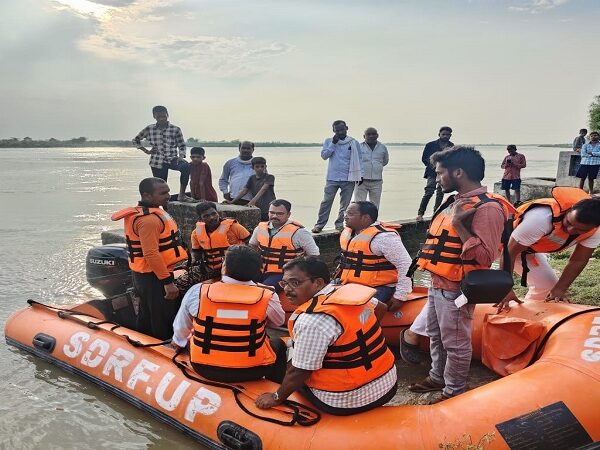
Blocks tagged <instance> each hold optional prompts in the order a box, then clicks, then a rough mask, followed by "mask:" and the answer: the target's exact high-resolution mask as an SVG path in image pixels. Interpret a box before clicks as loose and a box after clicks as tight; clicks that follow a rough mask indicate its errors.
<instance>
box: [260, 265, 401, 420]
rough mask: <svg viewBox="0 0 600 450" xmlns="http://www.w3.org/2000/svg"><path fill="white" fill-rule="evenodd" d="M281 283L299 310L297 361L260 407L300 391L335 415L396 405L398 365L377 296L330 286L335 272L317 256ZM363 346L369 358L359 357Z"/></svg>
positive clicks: (288, 270)
mask: <svg viewBox="0 0 600 450" xmlns="http://www.w3.org/2000/svg"><path fill="white" fill-rule="evenodd" d="M281 284H282V285H283V286H284V290H285V294H286V295H287V297H288V299H289V300H290V302H291V303H292V304H294V305H296V306H297V307H298V308H297V309H296V311H295V312H294V314H292V316H291V317H290V320H289V322H288V329H289V330H290V335H291V336H292V338H293V354H292V360H291V364H290V365H289V366H288V370H287V372H286V375H285V378H284V380H283V382H282V383H281V386H280V387H279V388H278V389H277V390H276V391H275V392H268V393H265V394H262V395H261V396H259V397H258V398H257V399H256V405H257V406H258V407H259V408H262V409H267V408H272V407H274V406H277V405H279V404H281V403H282V402H283V401H284V400H285V399H287V398H288V396H290V395H291V394H292V393H293V392H295V391H298V390H299V391H301V392H302V394H303V395H304V396H305V397H306V398H307V399H308V400H310V401H311V403H313V404H314V405H315V406H316V407H317V408H319V409H320V410H322V411H324V412H327V413H329V414H335V415H350V414H356V413H360V412H363V411H368V410H370V409H373V408H376V407H378V406H382V405H384V404H385V403H387V402H388V401H390V400H391V399H392V398H393V396H394V395H395V393H396V382H397V373H396V366H395V364H394V356H393V355H392V354H391V352H390V350H389V349H387V348H386V347H385V345H386V344H385V339H384V338H383V334H382V331H381V327H380V326H379V323H378V321H377V319H376V318H377V317H380V316H381V315H383V314H384V313H385V310H386V307H385V305H383V304H382V303H381V302H379V301H377V300H376V299H374V298H373V294H374V290H373V289H371V288H369V287H366V286H360V285H356V284H350V285H343V286H333V285H330V284H329V269H328V267H327V265H326V264H325V263H324V262H323V261H321V260H319V259H318V258H316V257H308V258H297V259H295V260H293V261H291V262H290V263H288V264H286V266H285V267H284V275H283V280H282V281H281ZM340 323H343V324H344V326H342V325H340ZM367 329H368V330H369V332H368V333H366V334H365V331H366V330H367ZM366 335H369V336H370V338H368V342H364V339H366V338H365V336H366ZM342 343H343V345H342ZM365 346H366V347H365ZM342 347H344V348H345V350H342ZM360 348H366V349H367V350H366V352H367V354H366V355H363V356H358V354H360V355H362V353H360V352H361V351H360V350H357V349H360ZM356 352H358V354H357V353H356ZM340 353H341V355H342V356H340Z"/></svg>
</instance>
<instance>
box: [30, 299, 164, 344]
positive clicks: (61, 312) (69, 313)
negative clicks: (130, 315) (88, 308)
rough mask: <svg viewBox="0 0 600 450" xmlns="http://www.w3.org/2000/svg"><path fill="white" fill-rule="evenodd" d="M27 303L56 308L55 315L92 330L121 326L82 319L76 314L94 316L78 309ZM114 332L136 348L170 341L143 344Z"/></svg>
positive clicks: (36, 302) (107, 321)
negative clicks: (105, 326) (103, 326)
mask: <svg viewBox="0 0 600 450" xmlns="http://www.w3.org/2000/svg"><path fill="white" fill-rule="evenodd" d="M109 299H110V298H109ZM27 303H28V304H29V305H38V306H43V307H44V308H48V309H54V310H56V315H57V316H58V317H59V318H61V319H65V320H73V321H74V322H79V323H81V324H83V325H85V326H86V327H88V328H90V329H92V330H99V329H103V328H101V327H100V325H104V324H109V325H113V326H112V327H111V328H110V329H108V330H105V331H109V332H112V333H114V331H115V330H116V329H117V328H121V327H122V325H119V324H118V323H116V322H112V321H110V320H100V321H98V322H93V321H91V320H84V319H82V318H80V317H77V316H87V317H94V316H91V315H89V314H86V313H82V312H79V311H73V310H71V309H65V308H58V307H56V306H50V305H46V304H44V303H41V302H38V301H36V300H32V299H29V300H27ZM94 318H95V319H97V318H96V317H94ZM114 334H116V335H117V336H121V337H122V338H124V339H125V340H126V341H127V342H129V343H130V344H131V345H133V346H134V347H138V348H146V347H159V346H161V345H165V344H170V343H171V339H167V340H166V341H160V342H155V343H152V344H143V343H141V342H140V341H138V340H136V339H133V338H132V337H131V336H129V335H127V334H118V333H114Z"/></svg>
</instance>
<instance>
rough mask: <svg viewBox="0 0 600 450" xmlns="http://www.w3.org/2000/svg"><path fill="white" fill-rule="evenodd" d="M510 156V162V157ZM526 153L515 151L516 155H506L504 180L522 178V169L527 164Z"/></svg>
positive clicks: (503, 162)
mask: <svg viewBox="0 0 600 450" xmlns="http://www.w3.org/2000/svg"><path fill="white" fill-rule="evenodd" d="M509 158H510V164H509V163H508V159H509ZM526 165H527V164H526V162H525V155H523V154H521V153H515V154H514V155H506V156H505V157H504V160H503V161H502V165H501V166H500V167H501V168H503V169H504V175H503V176H502V179H503V180H519V179H520V178H521V169H523V168H524V167H525V166H526Z"/></svg>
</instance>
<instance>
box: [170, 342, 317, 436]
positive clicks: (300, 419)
mask: <svg viewBox="0 0 600 450" xmlns="http://www.w3.org/2000/svg"><path fill="white" fill-rule="evenodd" d="M182 352H183V349H182V348H181V347H180V348H179V349H178V350H177V352H175V355H174V356H173V358H172V359H171V360H172V361H173V364H175V365H176V366H177V367H179V369H180V370H181V372H182V373H183V374H184V375H185V376H186V377H187V378H189V379H191V380H194V381H197V382H198V383H202V384H206V385H208V386H212V387H218V388H223V389H229V390H230V391H231V392H232V393H233V398H234V399H235V402H236V403H237V405H238V407H239V408H240V409H241V410H242V411H244V412H245V413H246V414H248V415H249V416H252V417H254V418H256V419H259V420H264V421H266V422H271V423H274V424H277V425H283V426H286V427H291V426H293V425H296V424H298V425H301V426H303V427H309V426H312V425H315V424H316V423H317V422H319V420H321V413H320V412H319V411H318V410H316V409H314V408H311V407H310V406H307V405H304V404H302V403H299V402H296V401H293V400H289V399H286V400H284V401H283V403H282V405H285V406H286V407H287V408H288V409H286V408H278V407H275V408H273V409H276V410H278V411H280V412H282V413H284V414H288V415H290V416H291V418H290V420H289V421H285V420H279V419H275V418H273V417H268V416H262V415H260V414H256V413H255V412H252V411H250V410H249V409H248V408H247V407H246V406H245V405H244V404H243V403H242V401H241V400H240V395H245V396H246V397H248V398H250V399H251V400H254V398H253V397H252V396H251V395H249V394H248V393H247V392H246V388H245V387H244V386H240V385H236V384H229V383H223V382H219V381H209V380H206V379H204V378H199V377H197V376H195V375H193V374H192V373H190V370H193V369H190V368H189V367H188V366H187V365H186V364H184V363H183V362H181V361H178V360H177V357H178V356H179V355H180V354H181V353H182ZM194 373H195V372H194Z"/></svg>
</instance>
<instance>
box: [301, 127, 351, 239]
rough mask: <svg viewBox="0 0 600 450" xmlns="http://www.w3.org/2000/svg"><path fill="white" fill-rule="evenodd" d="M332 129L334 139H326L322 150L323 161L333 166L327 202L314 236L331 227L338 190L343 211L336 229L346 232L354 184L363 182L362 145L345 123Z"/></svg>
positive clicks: (325, 192) (336, 223)
mask: <svg viewBox="0 0 600 450" xmlns="http://www.w3.org/2000/svg"><path fill="white" fill-rule="evenodd" d="M332 128H333V133H334V135H333V138H327V139H325V142H324V143H323V149H322V150H321V158H323V159H324V160H329V163H328V165H327V181H326V183H325V189H324V195H323V201H322V202H321V206H320V208H319V217H318V218H317V223H316V224H315V226H314V227H313V229H312V232H313V233H320V232H321V230H323V228H324V227H325V225H327V221H328V220H329V213H330V212H331V207H332V205H333V200H334V199H335V194H337V191H338V189H339V190H340V211H339V213H338V217H337V219H336V221H335V228H336V230H338V231H342V230H343V229H344V212H345V211H346V208H347V207H348V205H349V204H350V200H351V199H352V192H354V185H355V184H356V183H359V182H361V180H362V162H361V157H360V144H359V143H358V142H357V141H356V139H354V138H353V137H350V136H348V126H347V125H346V122H344V121H343V120H336V121H335V122H333V125H332Z"/></svg>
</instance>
